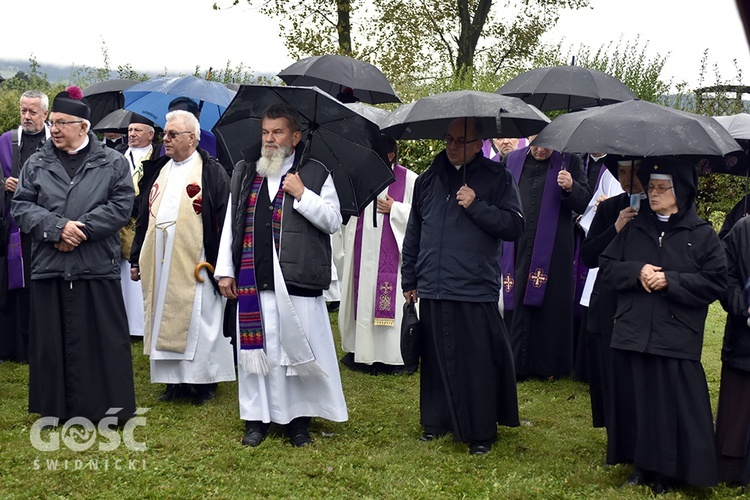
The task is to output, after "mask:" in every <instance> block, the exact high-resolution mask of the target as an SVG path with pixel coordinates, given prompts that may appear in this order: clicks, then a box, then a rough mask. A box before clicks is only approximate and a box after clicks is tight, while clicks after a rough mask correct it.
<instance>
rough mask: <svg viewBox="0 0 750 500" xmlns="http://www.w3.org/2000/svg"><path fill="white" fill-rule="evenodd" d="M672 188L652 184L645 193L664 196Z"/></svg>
mask: <svg viewBox="0 0 750 500" xmlns="http://www.w3.org/2000/svg"><path fill="white" fill-rule="evenodd" d="M672 188H674V186H654V185H653V184H649V185H648V187H647V188H646V191H648V192H649V193H654V192H655V193H656V194H664V193H666V192H667V191H669V190H670V189H672Z"/></svg>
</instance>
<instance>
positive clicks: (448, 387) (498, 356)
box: [419, 299, 519, 443]
mask: <svg viewBox="0 0 750 500" xmlns="http://www.w3.org/2000/svg"><path fill="white" fill-rule="evenodd" d="M419 305H420V309H419V312H420V314H419V317H420V324H421V328H422V344H421V346H420V347H421V353H422V359H421V362H422V368H421V371H420V410H421V422H422V425H423V426H425V428H426V429H428V430H431V431H433V432H434V431H444V432H452V433H453V439H454V440H455V441H463V442H467V443H472V442H477V441H494V440H495V439H496V437H497V424H501V425H506V426H518V425H519V421H518V396H517V392H516V382H515V380H516V379H515V371H514V367H513V354H512V351H511V348H510V342H509V340H508V333H507V331H506V329H505V324H504V322H503V320H502V318H501V317H500V312H499V311H498V307H497V304H496V303H483V302H482V303H477V302H457V301H449V300H429V299H421V300H420V301H419Z"/></svg>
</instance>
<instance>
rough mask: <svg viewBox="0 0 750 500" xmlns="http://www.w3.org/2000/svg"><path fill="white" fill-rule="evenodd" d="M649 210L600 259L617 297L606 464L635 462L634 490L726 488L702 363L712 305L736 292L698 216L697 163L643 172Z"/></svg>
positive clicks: (657, 166)
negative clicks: (649, 486)
mask: <svg viewBox="0 0 750 500" xmlns="http://www.w3.org/2000/svg"><path fill="white" fill-rule="evenodd" d="M639 176H641V182H642V183H643V184H644V185H645V186H647V189H646V191H647V193H648V198H649V203H648V205H642V206H641V210H640V211H639V213H638V215H637V216H636V217H635V218H634V219H633V220H632V221H631V222H630V223H628V224H627V225H626V226H625V228H624V229H623V230H622V231H621V232H620V233H619V234H618V235H617V237H616V238H615V239H614V240H613V242H612V243H611V244H610V245H609V246H608V247H607V249H606V250H605V251H604V252H603V253H602V256H601V257H600V260H599V263H600V272H601V273H603V275H604V279H605V281H606V283H607V284H608V285H609V286H610V287H611V288H612V289H614V290H615V292H616V294H617V309H616V312H615V316H614V327H613V331H612V342H611V347H612V348H613V349H612V375H613V377H612V392H613V405H612V413H611V419H610V420H611V421H608V422H607V427H608V431H609V433H608V435H609V440H608V444H607V462H608V463H610V464H618V463H632V464H633V466H634V469H633V474H632V475H631V476H630V478H629V479H628V481H627V483H626V484H636V485H637V484H652V485H653V489H654V493H664V492H666V491H669V490H670V489H672V488H674V487H675V486H678V485H679V484H681V483H683V482H684V483H687V484H690V485H693V486H712V485H715V484H716V483H717V480H718V477H717V466H716V446H715V441H714V432H713V418H712V412H711V403H710V399H709V393H708V385H707V383H706V375H705V373H704V371H703V366H702V365H701V362H700V358H701V350H702V347H703V333H704V326H705V321H706V316H707V314H708V306H709V304H710V303H711V302H713V301H714V300H716V299H718V298H719V296H720V294H721V293H722V292H723V291H724V289H725V288H726V285H727V269H726V258H725V256H724V250H723V248H722V246H721V242H720V241H719V237H718V236H717V235H716V233H715V232H714V229H713V227H712V226H711V224H710V223H709V222H706V221H704V220H703V219H700V218H699V217H698V215H697V213H696V209H695V203H694V199H695V193H696V190H697V187H696V186H697V174H696V171H695V169H694V168H693V167H692V165H689V164H678V163H677V162H674V163H671V164H670V163H667V162H666V161H663V160H658V161H655V162H653V161H652V164H651V165H650V166H649V165H646V168H643V167H642V168H641V169H640V171H639Z"/></svg>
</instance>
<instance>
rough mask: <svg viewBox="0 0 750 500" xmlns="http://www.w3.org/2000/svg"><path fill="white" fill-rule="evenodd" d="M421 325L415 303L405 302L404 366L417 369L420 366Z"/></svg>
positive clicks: (402, 336)
mask: <svg viewBox="0 0 750 500" xmlns="http://www.w3.org/2000/svg"><path fill="white" fill-rule="evenodd" d="M419 337H420V325H419V316H417V308H416V307H415V306H414V303H411V304H409V303H406V304H404V317H403V319H402V320H401V358H403V360H404V368H406V369H407V370H410V371H412V372H413V371H415V370H416V369H417V366H419V356H420V349H419V342H420V338H419Z"/></svg>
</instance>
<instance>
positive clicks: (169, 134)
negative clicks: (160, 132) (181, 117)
mask: <svg viewBox="0 0 750 500" xmlns="http://www.w3.org/2000/svg"><path fill="white" fill-rule="evenodd" d="M180 134H192V132H191V131H189V130H185V131H184V132H175V131H174V130H170V131H169V132H167V131H166V130H165V131H164V137H169V138H170V139H174V138H175V137H177V136H178V135H180Z"/></svg>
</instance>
